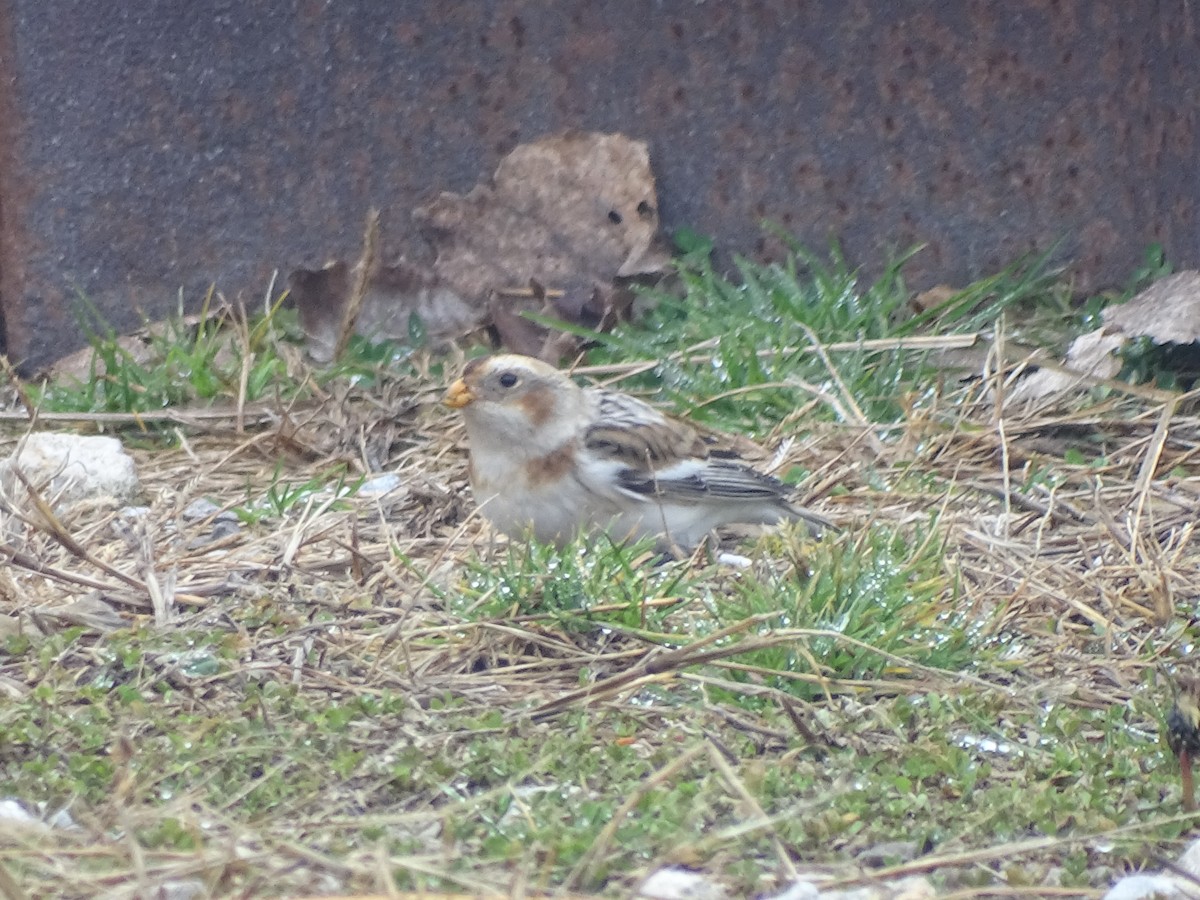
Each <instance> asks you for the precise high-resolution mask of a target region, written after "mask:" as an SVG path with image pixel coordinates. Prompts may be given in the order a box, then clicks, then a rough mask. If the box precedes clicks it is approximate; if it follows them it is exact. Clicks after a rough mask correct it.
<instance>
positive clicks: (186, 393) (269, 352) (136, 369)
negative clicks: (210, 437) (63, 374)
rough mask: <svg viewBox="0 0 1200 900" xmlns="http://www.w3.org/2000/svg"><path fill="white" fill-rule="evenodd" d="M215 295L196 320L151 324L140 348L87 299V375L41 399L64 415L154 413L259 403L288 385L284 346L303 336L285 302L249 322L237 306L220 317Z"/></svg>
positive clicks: (83, 315)
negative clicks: (237, 401)
mask: <svg viewBox="0 0 1200 900" xmlns="http://www.w3.org/2000/svg"><path fill="white" fill-rule="evenodd" d="M213 296H214V295H213V291H212V290H210V291H209V293H208V295H207V296H206V297H205V299H204V304H203V306H202V307H201V310H200V312H199V313H198V314H197V315H196V316H194V317H190V318H185V317H184V316H182V315H178V316H175V317H172V318H168V319H167V320H165V321H163V322H160V323H147V324H146V327H145V334H144V338H142V339H141V341H140V346H138V340H137V339H136V338H131V337H122V336H121V335H118V334H117V333H116V331H115V330H114V329H113V328H112V326H111V325H109V324H108V323H107V322H106V321H105V320H104V318H103V316H101V314H100V312H99V311H98V310H97V309H95V307H94V306H92V305H91V304H90V303H89V302H88V301H87V299H86V298H82V297H81V298H80V301H79V302H80V320H81V322H82V323H83V325H84V328H85V332H86V333H87V335H88V343H89V345H90V347H91V351H92V354H91V360H90V365H89V368H88V372H87V375H86V376H85V377H84V378H82V379H80V378H65V379H61V380H59V381H55V382H48V383H46V384H44V385H43V386H42V388H41V391H40V395H39V396H38V397H37V398H36V399H37V400H38V401H39V402H40V405H41V406H42V408H44V409H46V410H49V411H56V412H108V413H146V412H153V411H156V410H161V409H165V408H167V407H171V406H181V405H187V404H193V403H197V402H206V401H213V400H216V399H218V398H220V397H226V398H235V397H238V396H239V395H240V396H242V399H245V400H257V399H259V398H261V397H263V396H265V395H266V394H267V393H268V392H270V391H277V390H279V389H280V387H281V386H282V385H286V383H287V378H286V372H287V367H286V363H285V361H284V359H283V357H282V356H281V355H280V354H279V352H278V344H279V342H281V341H295V340H296V339H297V333H298V332H297V327H296V322H295V316H294V314H292V313H289V312H285V311H283V310H281V309H280V304H281V303H282V298H280V299H279V300H277V301H276V302H275V303H274V305H273V306H272V307H271V308H270V309H269V310H268V311H267V312H266V314H265V315H262V316H258V317H253V318H248V317H246V315H245V314H244V313H235V312H233V311H232V310H230V309H229V308H223V309H221V310H220V311H217V312H214V311H213V309H212V306H213ZM243 382H244V385H243Z"/></svg>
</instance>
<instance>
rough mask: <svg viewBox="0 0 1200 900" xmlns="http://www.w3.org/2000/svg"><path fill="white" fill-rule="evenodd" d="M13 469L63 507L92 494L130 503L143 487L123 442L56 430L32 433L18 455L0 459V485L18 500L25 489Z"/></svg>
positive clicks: (52, 502) (50, 500) (20, 447)
mask: <svg viewBox="0 0 1200 900" xmlns="http://www.w3.org/2000/svg"><path fill="white" fill-rule="evenodd" d="M15 469H20V470H21V472H22V473H24V475H25V477H26V478H27V479H29V481H30V482H31V483H32V484H33V485H34V487H36V488H37V489H38V490H39V491H41V492H42V495H43V497H45V499H46V500H47V501H49V502H50V503H51V504H54V505H56V506H59V507H61V506H63V505H67V504H70V503H74V502H76V501H78V500H83V499H87V498H91V497H112V498H113V499H115V500H117V501H118V502H120V503H127V502H129V501H130V500H132V499H133V497H134V495H135V494H137V492H138V489H139V487H140V485H139V484H138V477H137V470H136V468H135V467H134V464H133V459H132V458H131V457H130V456H129V454H127V453H126V452H125V448H124V447H122V446H121V442H120V441H118V440H117V439H116V438H111V437H103V436H98V435H79V434H60V433H57V432H52V431H42V432H35V433H33V434H31V435H29V436H28V437H27V438H26V439H25V441H24V443H23V444H21V445H20V446H19V448H18V451H17V452H16V453H14V454H13V455H12V456H10V457H9V458H8V459H6V460H4V461H3V462H0V486H2V487H3V489H4V492H5V493H6V494H7V495H8V496H9V497H12V498H14V499H20V498H23V497H24V496H25V487H24V486H23V485H22V484H21V483H20V481H19V480H18V479H17V477H16V475H15V474H14V470H15Z"/></svg>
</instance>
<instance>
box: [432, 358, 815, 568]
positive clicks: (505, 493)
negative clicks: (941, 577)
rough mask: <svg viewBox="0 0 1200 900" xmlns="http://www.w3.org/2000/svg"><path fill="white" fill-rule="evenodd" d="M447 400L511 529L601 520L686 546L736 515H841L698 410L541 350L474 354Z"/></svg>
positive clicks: (738, 519) (502, 525)
mask: <svg viewBox="0 0 1200 900" xmlns="http://www.w3.org/2000/svg"><path fill="white" fill-rule="evenodd" d="M444 402H445V404H446V405H447V406H449V407H451V408H452V409H460V410H462V413H463V419H464V420H465V422H466V426H467V437H468V438H469V439H470V457H471V458H470V473H471V487H472V490H473V491H474V493H475V500H476V502H477V503H478V504H479V508H480V511H481V512H482V514H483V516H484V517H485V518H486V519H487V520H488V521H490V522H491V523H492V525H493V526H495V527H496V528H497V529H498V530H500V531H502V532H504V533H505V534H508V535H510V536H519V535H521V534H532V535H533V536H534V537H535V538H537V539H538V540H539V541H543V542H548V543H555V544H558V545H560V546H561V545H562V544H563V543H564V542H566V541H568V540H570V539H571V538H572V537H574V536H575V535H576V534H579V533H581V532H583V533H586V532H589V531H596V530H598V531H604V532H607V533H608V534H609V535H610V536H611V537H612V538H614V539H615V540H620V541H623V540H627V539H637V538H642V537H646V536H655V537H657V538H658V539H659V546H660V547H662V548H664V549H672V550H683V549H690V548H692V547H694V546H696V545H697V544H698V543H700V541H702V540H704V538H705V537H706V536H707V535H708V534H709V533H710V532H711V531H712V530H713V529H714V528H716V527H718V526H720V525H727V524H732V523H745V524H763V525H771V524H776V523H779V522H784V521H791V520H796V519H800V520H803V521H804V522H806V523H807V524H808V525H809V527H810V528H811V529H812V530H813V531H814V532H816V533H819V532H820V530H821V529H825V528H833V527H834V526H833V523H831V522H830V521H829V520H828V519H826V518H825V517H823V516H821V515H819V514H817V513H815V512H812V511H811V510H808V509H804V508H802V507H799V506H793V505H792V504H791V503H789V502H788V499H787V497H788V494H789V493H790V489H789V487H788V486H787V485H785V484H784V483H783V482H781V481H779V480H778V479H775V478H772V477H771V476H770V475H766V474H764V473H762V472H758V471H756V470H755V469H753V468H751V467H750V466H749V465H747V464H745V463H743V462H741V461H739V460H738V459H737V457H736V455H735V454H732V453H728V452H721V451H718V450H716V449H714V448H713V447H712V446H711V439H706V438H705V437H703V436H701V435H700V434H699V432H698V431H697V430H696V429H695V428H694V427H692V426H691V425H689V424H687V423H686V422H683V421H681V420H679V419H672V418H669V417H667V416H665V415H663V414H662V413H660V412H659V411H658V410H657V409H655V408H654V407H653V406H650V405H649V404H647V403H644V402H643V401H641V400H638V399H636V398H634V397H631V396H629V395H628V394H622V393H618V392H616V391H608V390H601V389H598V388H584V387H580V386H579V385H577V384H576V383H575V382H574V381H572V380H571V378H570V377H569V376H568V375H566V374H565V373H563V372H560V371H559V370H557V369H555V368H554V367H553V366H550V365H547V364H546V363H544V362H541V361H540V360H537V359H533V358H530V357H527V356H516V355H511V354H505V355H498V356H491V357H484V358H482V359H474V360H471V361H470V362H469V363H467V365H466V367H465V368H464V369H463V372H462V377H461V378H459V379H458V380H457V381H455V382H454V383H453V384H452V385H450V388H449V390H448V391H447V392H446V397H445V400H444Z"/></svg>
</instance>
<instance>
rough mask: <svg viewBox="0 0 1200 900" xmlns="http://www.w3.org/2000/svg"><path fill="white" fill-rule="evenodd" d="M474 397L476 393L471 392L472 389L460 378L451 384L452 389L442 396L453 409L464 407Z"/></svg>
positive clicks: (443, 400) (444, 401)
mask: <svg viewBox="0 0 1200 900" xmlns="http://www.w3.org/2000/svg"><path fill="white" fill-rule="evenodd" d="M474 399H475V395H474V394H472V393H471V389H470V388H469V387H467V383H466V382H465V381H463V380H462V379H461V378H460V379H458V381H456V382H454V384H452V385H450V389H449V390H447V391H446V396H445V397H443V398H442V402H443V403H445V404H446V405H447V406H448V407H450V408H451V409H462V408H463V407H464V406H466V405H467V404H468V403H470V402H472V401H473V400H474Z"/></svg>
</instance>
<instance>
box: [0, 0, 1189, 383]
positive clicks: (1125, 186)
mask: <svg viewBox="0 0 1200 900" xmlns="http://www.w3.org/2000/svg"><path fill="white" fill-rule="evenodd" d="M1196 8H1197V4H1195V3H1193V2H1191V0H1158V2H1149V3H1130V2H1128V0H1011V2H982V0H941V2H938V0H925V2H918V0H895V2H875V3H870V2H864V0H859V2H843V0H799V2H796V0H794V2H782V0H758V2H755V0H707V2H705V0H659V2H654V3H650V2H635V0H626V2H618V0H557V2H553V3H551V2H533V0H473V2H456V0H429V2H419V0H407V2H379V0H330V2H322V0H301V2H278V0H240V2H231V0H228V2H220V0H211V2H196V3H172V2H168V0H144V2H139V3H128V2H123V0H3V2H2V4H0V58H2V61H0V65H2V67H3V69H2V72H3V76H4V78H3V91H2V92H0V104H2V108H0V120H2V122H3V129H4V131H3V147H2V154H0V304H2V307H3V312H4V317H5V332H6V334H5V338H6V346H7V352H8V353H9V355H10V356H11V357H12V358H13V359H14V360H17V361H20V362H22V363H23V364H25V365H26V367H29V366H32V365H36V364H39V363H43V362H45V361H47V360H49V359H52V358H54V357H56V356H57V355H59V354H60V353H62V352H65V351H68V350H70V349H73V348H74V347H75V346H77V345H78V344H79V342H80V340H81V336H80V332H79V330H78V327H77V325H76V323H75V319H74V315H73V312H72V308H73V303H74V298H75V295H76V293H77V292H82V293H83V294H86V295H87V296H88V297H89V298H90V299H91V301H92V302H94V303H95V304H96V305H97V306H99V307H100V308H101V309H102V310H104V311H105V314H106V315H107V316H108V317H109V318H110V320H111V321H112V323H113V324H114V325H116V326H117V327H118V328H122V327H126V326H129V325H131V324H133V323H134V322H135V321H136V320H137V315H138V311H139V310H141V311H144V312H145V313H146V314H148V315H150V316H157V315H161V314H162V313H164V312H166V311H168V310H170V309H173V308H174V307H175V306H176V303H177V296H178V295H179V293H180V291H181V290H182V294H183V296H184V298H185V299H186V301H187V303H188V305H189V306H194V305H195V304H196V303H198V301H199V299H200V297H201V296H202V294H203V291H204V289H205V288H206V286H207V285H208V284H209V283H210V282H216V283H217V284H218V286H219V287H220V288H221V289H222V290H223V291H224V292H225V293H226V294H230V295H232V294H238V293H241V294H243V295H244V296H246V297H247V298H250V297H255V296H258V295H261V293H262V292H263V291H264V290H265V288H266V285H267V280H268V277H269V273H270V272H271V270H273V269H276V268H278V269H279V270H281V272H282V273H284V274H286V272H287V271H289V270H290V269H291V268H293V267H295V266H299V265H314V264H320V263H321V262H323V261H324V260H325V259H326V258H328V257H331V256H336V255H352V254H353V253H354V251H355V248H356V246H357V244H358V241H359V236H360V229H361V223H362V220H363V216H364V214H365V212H366V210H367V208H368V207H369V206H371V205H378V206H380V207H381V208H382V209H383V210H384V220H383V221H384V229H385V230H384V235H385V241H386V245H387V249H388V250H389V251H399V250H402V249H406V250H408V251H409V252H412V251H413V249H414V237H413V235H412V234H411V227H410V223H409V220H408V214H409V210H411V208H412V207H413V206H415V205H417V204H418V203H420V202H422V201H423V200H425V199H428V197H429V196H430V195H431V194H433V193H434V192H436V191H439V190H444V189H445V190H455V191H463V190H466V189H468V188H470V187H471V185H472V184H474V183H475V182H476V181H477V180H479V179H480V178H483V177H486V175H488V174H490V172H491V171H492V169H493V168H494V167H495V165H496V163H497V161H498V160H499V159H500V157H501V156H502V155H503V154H504V153H506V152H507V151H509V150H510V149H512V148H513V147H514V146H515V145H516V144H517V143H519V142H522V141H525V140H530V139H533V138H536V137H538V136H540V135H542V134H545V133H547V132H553V131H557V130H560V129H564V128H581V129H588V130H604V131H622V132H625V133H627V134H629V135H630V136H633V137H637V138H641V139H644V140H647V141H649V143H650V146H651V153H652V162H653V164H654V167H655V171H656V173H657V175H658V178H659V188H660V200H661V206H662V214H663V219H664V222H665V224H666V225H667V226H668V227H673V226H677V225H688V226H691V227H693V228H695V229H697V230H699V231H702V232H707V233H710V234H712V235H714V236H715V237H716V238H717V240H718V242H719V243H720V244H721V245H723V246H724V247H726V248H729V249H731V250H739V251H743V252H748V253H751V254H757V255H770V254H772V253H773V252H775V249H776V248H774V247H773V246H772V245H771V244H770V242H769V241H767V240H766V239H765V238H764V236H763V233H762V232H761V231H760V229H759V226H758V223H759V221H760V220H761V219H763V218H769V219H774V220H776V221H778V222H780V223H782V224H783V225H784V226H786V227H787V228H788V229H790V230H792V231H793V232H795V233H796V234H797V235H798V236H799V237H800V238H801V240H803V241H804V242H806V243H808V244H810V245H813V246H815V247H818V248H819V247H822V246H824V244H825V243H826V241H827V239H828V238H829V237H831V236H832V237H837V238H839V239H840V240H841V241H842V242H843V244H844V246H845V248H846V250H847V254H848V256H849V257H850V259H851V260H852V261H854V262H856V263H861V264H865V265H867V267H868V268H870V267H873V266H878V265H879V263H880V262H881V261H882V260H883V259H884V257H885V256H886V254H887V253H888V251H889V250H891V249H898V248H904V247H907V246H908V245H910V244H913V243H916V242H924V243H927V244H928V245H929V247H928V249H927V250H926V251H925V252H924V253H922V254H921V255H920V256H919V257H917V259H916V260H914V261H913V263H912V265H911V266H910V268H909V269H908V272H909V276H910V277H909V280H910V283H911V284H913V285H914V286H916V287H921V286H923V285H928V284H931V283H935V282H948V283H951V284H958V283H963V282H965V281H967V280H969V279H972V278H975V277H977V276H979V275H982V274H985V273H987V272H989V271H992V270H994V269H996V268H998V267H1000V266H1002V265H1004V264H1005V263H1007V262H1009V261H1011V260H1012V259H1013V258H1014V257H1015V256H1017V255H1019V254H1021V253H1022V252H1025V251H1028V250H1034V249H1041V248H1045V247H1047V246H1049V245H1050V244H1052V243H1053V242H1054V241H1055V240H1057V239H1059V238H1064V239H1065V241H1064V243H1063V245H1062V254H1061V255H1062V256H1063V257H1064V258H1065V259H1071V260H1073V261H1074V264H1075V265H1074V269H1073V271H1074V272H1075V273H1076V277H1077V284H1078V286H1079V287H1080V289H1082V290H1089V289H1094V288H1099V287H1104V286H1107V285H1112V284H1115V283H1121V282H1122V281H1123V280H1124V279H1125V278H1126V277H1127V276H1128V274H1129V273H1130V271H1131V270H1132V269H1133V268H1134V267H1135V266H1136V264H1137V262H1138V261H1139V260H1140V258H1141V255H1142V253H1143V250H1144V248H1145V246H1146V245H1147V244H1148V243H1149V242H1151V241H1159V242H1161V243H1162V244H1164V245H1165V247H1166V248H1167V251H1168V254H1169V257H1170V258H1171V259H1172V260H1173V261H1175V262H1176V264H1178V265H1189V266H1191V265H1197V264H1200V240H1198V235H1197V228H1196V197H1197V177H1198V170H1197V166H1196V142H1197V101H1198V99H1200V53H1198V52H1197V51H1198V50H1200V47H1198V43H1200V42H1198V39H1197V28H1196V16H1197V13H1196Z"/></svg>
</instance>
